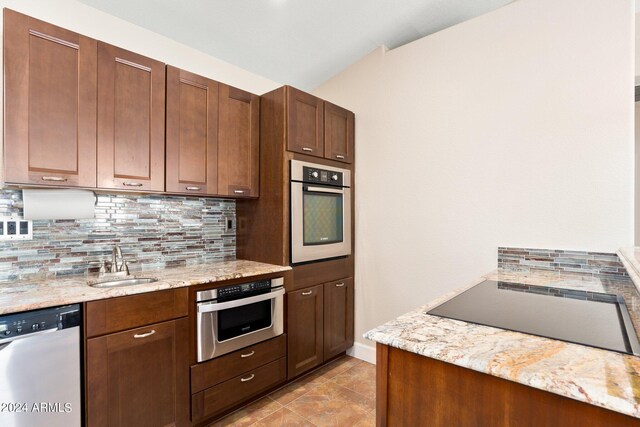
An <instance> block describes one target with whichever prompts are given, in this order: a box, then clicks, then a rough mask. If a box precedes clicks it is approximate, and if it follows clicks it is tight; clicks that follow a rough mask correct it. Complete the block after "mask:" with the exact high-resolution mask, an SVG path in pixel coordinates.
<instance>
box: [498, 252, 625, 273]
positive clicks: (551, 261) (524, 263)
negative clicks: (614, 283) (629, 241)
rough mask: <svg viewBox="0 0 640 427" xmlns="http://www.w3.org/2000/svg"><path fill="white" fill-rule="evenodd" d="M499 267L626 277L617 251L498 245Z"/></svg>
mask: <svg viewBox="0 0 640 427" xmlns="http://www.w3.org/2000/svg"><path fill="white" fill-rule="evenodd" d="M498 268H501V269H505V270H519V271H522V270H546V271H559V272H562V273H579V274H591V275H593V276H603V277H607V278H612V279H616V278H619V279H629V275H628V273H627V270H626V268H625V267H624V265H623V264H622V262H621V261H620V259H619V258H618V255H616V254H615V253H607V252H588V251H571V250H559V249H533V248H511V247H498Z"/></svg>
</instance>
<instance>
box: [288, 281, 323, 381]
mask: <svg viewBox="0 0 640 427" xmlns="http://www.w3.org/2000/svg"><path fill="white" fill-rule="evenodd" d="M323 293H324V292H323V286H322V285H318V286H313V287H311V288H307V289H302V290H299V291H295V292H288V293H287V310H288V319H287V324H288V329H287V335H288V343H287V346H288V350H289V351H288V353H287V357H288V359H289V362H288V364H289V369H288V377H289V378H294V377H297V376H298V375H300V374H302V373H303V372H306V371H308V370H309V369H311V368H314V367H316V366H318V365H319V364H321V363H322V361H323V360H324V359H323V342H324V324H323Z"/></svg>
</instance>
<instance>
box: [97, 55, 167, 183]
mask: <svg viewBox="0 0 640 427" xmlns="http://www.w3.org/2000/svg"><path fill="white" fill-rule="evenodd" d="M164 100H165V65H164V64H163V63H161V62H158V61H155V60H153V59H149V58H146V57H144V56H141V55H138V54H136V53H133V52H129V51H127V50H124V49H120V48H117V47H115V46H111V45H108V44H106V43H102V42H98V187H99V188H112V189H118V190H144V191H163V190H164Z"/></svg>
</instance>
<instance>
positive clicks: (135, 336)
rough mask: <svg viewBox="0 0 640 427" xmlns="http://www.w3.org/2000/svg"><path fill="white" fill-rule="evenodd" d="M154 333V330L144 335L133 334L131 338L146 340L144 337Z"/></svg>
mask: <svg viewBox="0 0 640 427" xmlns="http://www.w3.org/2000/svg"><path fill="white" fill-rule="evenodd" d="M155 333H156V330H155V329H152V330H151V332H147V333H146V334H135V335H134V336H133V337H134V338H146V337H148V336H150V335H153V334H155Z"/></svg>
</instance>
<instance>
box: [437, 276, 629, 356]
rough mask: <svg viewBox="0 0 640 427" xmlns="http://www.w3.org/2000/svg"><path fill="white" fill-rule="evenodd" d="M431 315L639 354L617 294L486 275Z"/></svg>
mask: <svg viewBox="0 0 640 427" xmlns="http://www.w3.org/2000/svg"><path fill="white" fill-rule="evenodd" d="M427 314H432V315H435V316H441V317H448V318H450V319H456V320H462V321H465V322H470V323H477V324H480V325H486V326H494V327H497V328H501V329H508V330H511V331H517V332H524V333H527V334H532V335H539V336H542V337H547V338H554V339H558V340H562V341H568V342H572V343H577V344H583V345H587V346H591V347H598V348H603V349H606V350H613V351H617V352H621V353H626V354H635V355H636V356H638V355H640V344H639V343H638V338H637V336H636V333H635V330H634V328H633V325H632V324H631V318H630V317H629V312H628V311H627V307H626V305H625V303H624V299H623V298H622V297H621V296H618V295H612V294H603V293H596V292H587V291H579V290H569V289H560V288H550V287H543V286H533V285H523V284H519V283H509V282H499V281H494V280H485V281H484V282H482V283H480V284H478V285H476V286H474V287H472V288H470V289H468V290H466V291H465V292H463V293H461V294H460V295H458V296H455V297H453V298H452V299H450V300H448V301H446V302H444V303H442V304H440V305H439V306H437V307H435V308H433V309H431V310H429V311H428V312H427Z"/></svg>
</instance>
